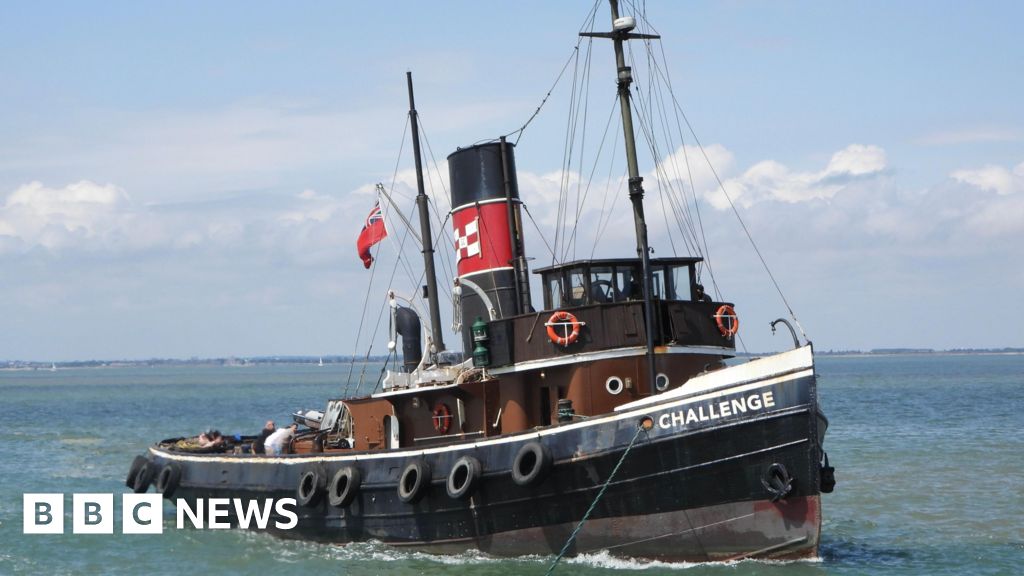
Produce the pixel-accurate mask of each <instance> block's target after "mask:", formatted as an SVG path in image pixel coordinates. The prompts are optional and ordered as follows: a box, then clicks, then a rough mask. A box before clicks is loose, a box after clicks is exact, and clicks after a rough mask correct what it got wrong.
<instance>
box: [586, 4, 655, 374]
mask: <svg viewBox="0 0 1024 576" xmlns="http://www.w3.org/2000/svg"><path fill="white" fill-rule="evenodd" d="M608 1H609V3H610V4H611V10H612V32H584V33H581V34H580V36H588V37H592V38H608V39H611V41H612V44H613V45H614V47H615V64H616V69H617V72H618V74H617V86H618V93H619V111H620V112H621V114H622V134H623V137H624V138H625V145H626V165H627V167H628V169H629V201H630V202H631V203H632V205H633V224H634V226H635V228H636V251H637V254H638V255H639V256H640V262H641V274H642V275H643V293H644V294H643V296H644V326H645V336H646V340H647V371H648V378H649V380H650V381H651V385H652V388H651V389H652V390H653V389H654V388H653V386H654V380H655V377H656V374H657V370H656V369H655V365H654V306H653V295H654V292H653V282H652V277H651V255H650V247H649V246H648V243H647V221H646V220H645V218H644V186H643V182H644V179H643V177H642V176H640V168H639V166H638V165H637V160H636V137H635V136H634V132H633V108H632V105H631V103H630V93H629V87H630V84H632V83H633V71H632V69H631V68H630V67H629V66H626V57H625V55H624V53H623V50H622V43H623V42H624V41H626V40H633V39H656V38H660V36H656V35H653V34H634V33H632V30H633V28H634V27H635V26H636V21H635V20H634V19H633V18H632V17H626V18H620V17H619V2H618V0H608Z"/></svg>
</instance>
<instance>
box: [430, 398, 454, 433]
mask: <svg viewBox="0 0 1024 576" xmlns="http://www.w3.org/2000/svg"><path fill="white" fill-rule="evenodd" d="M433 420H434V430H437V431H438V432H440V433H441V434H447V433H448V430H450V429H451V427H452V411H451V410H449V409H448V405H447V404H445V403H443V402H438V403H437V405H436V406H434V416H433Z"/></svg>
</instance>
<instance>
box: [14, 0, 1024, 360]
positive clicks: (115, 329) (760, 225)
mask: <svg viewBox="0 0 1024 576" xmlns="http://www.w3.org/2000/svg"><path fill="white" fill-rule="evenodd" d="M0 4H2V6H0V8H2V12H3V14H4V16H3V18H0V86H2V89H0V109H2V110H3V113H2V114H0V269H2V273H0V359H5V360H14V359H21V360H35V361H66V360H76V359H79V360H80V359H142V358H151V357H160V358H173V357H177V358H187V357H226V356H239V357H244V356H272V355H312V356H318V355H336V354H340V355H347V354H353V353H356V354H363V353H365V352H366V347H367V345H368V343H372V344H373V347H374V348H373V351H374V353H381V352H383V350H384V346H385V343H386V339H387V336H386V325H385V326H384V327H381V328H380V329H378V331H377V333H376V336H375V337H373V326H375V325H376V319H377V317H378V313H379V310H380V306H381V305H382V303H383V302H384V298H385V293H386V291H387V289H388V288H389V287H392V288H394V289H395V290H396V291H398V292H399V293H400V294H405V295H410V296H411V295H412V294H413V293H414V292H415V290H413V289H412V288H411V286H414V285H415V284H416V281H417V280H418V278H412V276H416V275H417V274H418V270H419V265H418V264H417V263H416V257H417V256H418V252H417V250H416V249H415V248H414V247H412V245H411V243H407V244H402V242H401V238H402V236H403V234H401V233H400V232H398V231H395V232H393V234H392V237H391V238H389V240H387V241H385V243H383V244H382V245H381V246H380V251H379V253H378V264H377V266H378V267H377V268H376V269H375V271H373V272H371V271H367V270H364V269H363V267H362V263H361V262H360V260H359V258H358V256H357V254H356V249H355V245H354V244H355V239H356V237H357V236H358V233H359V229H360V227H361V225H362V222H363V219H364V218H365V216H366V213H367V212H369V210H370V208H371V207H372V206H373V202H374V200H375V195H374V192H373V188H374V184H375V183H376V182H384V183H386V185H387V186H388V187H391V186H394V190H395V198H396V202H397V203H398V204H399V205H400V206H403V207H405V206H409V205H410V202H411V198H412V193H413V191H414V186H415V178H414V175H413V171H412V167H413V163H412V159H411V156H410V153H409V144H408V136H407V135H406V134H405V133H404V131H405V126H406V120H407V110H408V102H407V95H406V92H405V90H406V85H405V72H406V71H412V72H413V75H414V79H415V82H416V103H417V108H418V109H419V112H420V114H421V121H422V126H423V128H424V133H425V136H426V142H425V149H426V153H427V155H428V156H429V158H428V164H429V165H430V171H431V172H430V179H429V184H430V186H429V189H428V192H431V193H434V192H436V193H437V194H436V196H435V197H434V202H435V205H436V206H437V208H438V211H439V212H440V213H441V217H442V218H443V216H444V213H446V212H447V210H448V209H449V206H448V200H447V198H445V195H444V188H443V187H444V186H446V185H447V184H446V176H445V175H446V174H447V171H446V170H447V169H446V167H445V164H444V159H445V157H446V156H447V155H448V154H450V153H451V152H452V151H454V150H455V149H456V148H457V147H459V146H467V145H471V144H473V143H475V142H479V141H481V140H487V139H491V138H495V137H497V136H499V135H501V134H506V133H509V132H512V131H513V130H515V129H516V128H518V127H519V126H521V125H522V124H523V123H524V122H525V121H526V119H527V118H529V116H530V115H531V114H532V113H533V112H534V110H535V109H536V108H537V106H538V105H539V104H540V102H541V99H542V98H543V97H544V95H545V94H546V93H547V91H548V90H549V89H550V88H551V86H552V85H553V83H554V82H555V78H556V77H558V75H559V72H560V71H561V70H562V67H563V65H564V64H565V63H566V61H567V59H569V57H570V55H571V54H572V53H573V47H574V46H575V45H576V42H577V38H576V33H577V32H578V31H579V29H580V26H581V24H582V23H583V22H584V21H585V19H586V17H587V14H588V11H589V10H590V9H591V6H592V4H591V3H589V2H585V1H584V2H568V1H566V2H540V1H522V2H489V1H488V2H479V1H469V0H464V1H463V0H459V1H440V2H432V3H426V2H412V1H386V0H383V1H380V2H364V3H358V4H357V3H342V2H301V3H280V2H251V1H250V2H216V3H211V2H175V3H168V2H146V1H143V2H138V1H132V2H103V3H83V2H49V1H41V2H24V1H19V2H9V1H6V0H5V1H3V2H2V3H0ZM646 13H647V15H648V18H649V19H650V21H651V22H652V23H653V25H654V26H655V28H656V29H657V31H658V32H659V33H660V34H661V35H662V36H663V41H662V44H663V48H664V51H665V57H666V60H667V62H668V70H667V71H668V73H669V74H670V75H671V78H672V82H673V86H674V88H675V92H676V97H677V99H678V101H679V104H680V106H681V108H682V110H683V111H684V112H685V114H686V117H687V118H688V119H689V120H690V122H691V123H692V125H693V127H694V130H695V132H696V134H697V136H698V137H699V138H700V142H701V143H702V144H703V147H704V152H705V153H707V156H708V158H709V159H710V161H711V164H712V165H713V166H714V169H715V171H716V172H717V174H718V175H719V176H720V177H721V179H722V181H723V183H724V187H725V190H726V191H727V192H728V193H729V195H730V197H731V198H732V199H733V200H734V202H735V204H736V207H737V209H738V210H739V212H740V214H741V216H742V218H743V221H744V223H745V224H746V226H747V228H748V229H749V230H750V232H751V234H752V236H753V238H754V240H755V241H756V243H757V246H758V248H759V249H760V251H761V254H762V255H763V257H764V259H765V261H766V262H767V263H768V265H769V267H770V269H771V271H772V273H773V275H774V277H775V279H776V280H777V281H778V284H779V286H780V288H781V289H782V293H783V294H784V295H785V298H786V301H787V302H788V303H789V305H790V306H792V308H793V310H794V312H795V313H796V316H797V318H798V319H799V321H800V324H801V326H802V327H803V328H804V329H805V330H806V332H807V335H808V336H809V337H810V338H811V339H812V340H813V341H814V342H815V344H816V346H817V348H818V349H837V350H842V349H871V348H881V347H915V348H937V349H946V348H959V347H1003V346H1015V347H1020V346H1024V328H1022V326H1024V305H1021V294H1024V107H1022V106H1021V104H1020V95H1021V94H1022V93H1024V73H1022V72H1024V70H1022V62H1024V43H1022V42H1021V41H1020V36H1019V29H1018V28H1019V23H1020V22H1021V21H1024V4H1021V3H1020V2H1012V1H1009V2H994V1H983V2H972V3H965V2H933V1H906V2H881V1H864V2H855V3H838V2H813V1H808V2H801V1H784V2H755V1H749V2H735V1H721V2H700V1H695V2H663V1H656V0H650V1H649V2H648V3H647V4H646ZM608 19H609V18H608V9H607V7H606V6H605V5H604V4H603V3H602V4H601V5H600V6H599V9H598V24H599V25H598V26H597V27H598V28H600V29H606V28H608V27H609V22H608ZM571 71H572V69H571V67H570V71H569V72H568V73H567V74H569V75H570V76H571ZM592 71H593V72H592V73H593V79H592V80H591V82H590V84H589V86H590V91H591V97H592V102H594V103H595V104H594V105H593V106H594V108H593V109H594V113H593V114H592V115H591V117H590V119H589V122H590V124H588V126H589V127H588V129H587V130H588V133H590V134H600V132H601V129H603V126H604V121H605V118H607V115H608V113H609V111H610V110H611V109H610V108H609V105H610V104H611V103H612V102H613V100H614V80H613V78H614V76H613V75H614V68H613V59H612V53H611V49H610V47H609V46H608V45H606V44H595V46H594V49H593V68H592ZM602 75H603V76H602ZM570 80H571V79H567V78H563V80H562V81H561V82H559V83H558V84H557V86H556V89H555V91H554V92H553V93H552V96H551V98H550V100H549V102H548V103H547V104H546V105H545V106H544V108H543V109H542V111H541V113H540V114H539V115H538V117H537V118H536V119H535V120H534V121H533V123H531V125H530V126H529V127H528V129H527V130H526V131H525V133H524V134H523V136H522V138H521V140H520V141H519V144H518V147H517V166H518V170H519V175H518V176H519V182H520V194H521V196H522V198H523V200H524V201H525V203H526V205H527V207H528V208H529V210H530V213H531V214H532V215H533V216H534V217H535V218H536V220H537V225H538V227H539V228H540V231H538V230H537V229H535V228H534V227H533V226H532V225H528V226H527V231H526V245H527V251H528V253H529V255H530V256H531V257H533V258H535V260H533V261H532V262H531V263H532V265H534V266H540V265H547V264H550V263H551V258H552V256H551V254H550V253H549V252H548V250H547V248H546V245H545V243H546V242H547V243H550V242H552V241H553V237H554V229H555V228H556V227H557V226H558V222H557V220H556V218H555V216H556V214H557V205H558V192H559V186H558V183H559V182H560V181H561V180H562V175H561V174H560V171H561V170H562V165H563V148H564V138H565V130H566V111H567V108H568V103H569V99H570V91H569V82H570ZM638 83H639V82H638ZM602 91H603V92H602ZM619 138H621V136H619ZM403 142H405V144H404V145H403ZM427 144H429V146H428V145H427ZM589 146H593V147H592V148H587V151H590V152H592V151H595V150H597V148H596V144H589ZM621 146H622V145H621V142H620V141H616V142H615V143H614V152H615V153H616V154H617V155H621V149H622V148H621ZM684 146H688V147H687V148H685V149H684V148H679V147H675V148H674V149H671V150H664V154H663V155H661V156H660V157H657V158H655V157H654V155H648V157H645V158H642V162H646V164H645V165H644V166H642V172H643V173H644V174H645V178H646V182H647V184H648V213H649V215H650V224H651V244H652V246H653V247H654V249H655V253H656V256H657V255H660V256H665V255H671V254H673V253H678V252H674V251H673V249H672V245H673V244H674V243H677V242H678V239H677V238H674V237H672V238H670V232H669V230H670V228H671V227H670V226H668V225H666V223H665V219H664V218H663V217H662V211H661V206H663V204H661V200H660V199H659V193H658V192H657V191H656V190H654V188H653V185H652V182H653V181H654V180H655V178H654V175H655V172H654V169H655V165H656V164H657V163H663V162H664V163H667V162H670V161H671V159H672V158H676V159H678V158H679V157H680V156H679V155H680V154H683V153H684V152H686V153H687V154H688V155H689V157H691V158H694V157H698V155H700V154H701V150H700V149H699V148H696V147H694V146H695V143H694V142H693V141H689V142H688V143H686V144H684ZM611 149H612V146H611V145H609V150H611ZM603 158H608V156H607V155H606V156H604V157H603ZM591 161H593V162H594V164H595V165H596V164H597V163H598V162H597V160H594V159H593V157H591ZM602 161H604V160H602ZM588 162H589V161H588ZM616 162H618V164H617V166H618V168H617V170H621V167H622V163H621V162H622V160H621V159H618V160H616ZM581 165H586V166H589V164H587V163H586V162H584V163H581ZM613 166H615V165H614V164H613ZM581 171H582V172H584V173H586V172H588V171H589V168H587V169H583V170H577V171H576V172H575V173H572V174H570V176H569V180H570V181H578V180H579V178H580V172H581ZM611 171H612V170H610V169H603V168H602V169H598V170H596V171H595V173H597V174H608V173H610V172H611ZM438 174H440V175H442V176H438ZM595 181H600V182H601V184H600V185H599V186H598V187H599V188H600V192H601V194H602V196H601V198H602V201H601V202H600V203H598V202H597V200H596V198H597V195H596V193H595V195H594V196H589V197H588V199H589V200H588V201H587V202H584V203H583V205H582V206H581V208H580V214H581V219H580V222H581V231H580V232H579V236H580V238H579V239H578V240H577V246H576V252H574V253H573V254H575V255H576V256H578V257H585V256H587V255H588V254H586V253H585V251H584V250H583V249H581V248H580V246H584V247H585V248H591V247H593V248H594V251H595V255H596V256H599V257H621V256H630V255H632V244H631V242H632V239H631V235H630V232H631V230H632V220H631V218H630V214H629V210H628V201H627V199H626V198H625V192H624V191H621V190H620V188H619V187H618V186H617V184H616V183H611V184H607V183H604V176H598V177H595ZM392 183H393V184H392ZM602 186H603V188H602ZM693 187H694V190H695V192H696V196H697V197H698V199H699V200H698V202H699V208H700V210H701V213H702V222H703V225H704V228H705V236H706V239H707V243H708V246H709V248H708V255H709V256H710V257H711V259H712V262H713V263H714V271H715V284H716V285H718V286H719V288H720V290H721V294H722V296H723V297H724V298H725V299H727V300H729V301H731V302H735V303H736V309H737V311H738V313H739V315H740V317H741V336H743V345H745V346H746V347H747V348H748V349H750V350H751V351H766V350H773V349H784V348H786V347H787V346H788V345H789V339H788V337H784V336H774V337H773V336H772V335H771V333H770V330H769V328H768V323H769V322H770V321H771V320H773V319H775V318H777V317H784V316H787V312H786V306H785V304H784V303H783V302H782V300H781V299H780V298H779V295H778V293H777V292H776V290H775V288H774V286H773V285H772V283H771V280H770V279H769V278H768V276H767V275H766V274H765V272H764V270H763V269H762V268H761V266H760V263H759V261H758V258H757V255H756V254H755V253H754V252H753V251H752V249H751V247H750V244H749V242H748V241H747V239H746V236H745V235H744V233H743V229H742V228H741V227H740V225H739V224H738V223H737V220H736V218H735V216H734V215H733V213H732V210H731V208H730V207H729V203H728V201H726V200H725V198H724V196H723V194H722V192H721V190H720V189H719V188H718V186H717V184H716V182H715V180H714V176H713V175H712V174H711V172H710V170H708V169H707V167H706V166H696V167H694V172H693ZM609 191H610V192H611V193H612V194H611V195H609V194H608V193H609ZM617 191H619V192H621V193H618V195H616V192H617ZM601 223H604V224H603V225H600V224H601ZM389 225H390V226H391V227H392V229H393V231H394V230H400V228H401V225H400V224H397V223H396V222H395V221H394V215H393V214H392V215H389ZM435 225H436V223H435ZM449 226H450V224H449ZM599 229H600V230H602V231H603V232H602V234H601V235H600V236H598V237H596V238H595V237H594V236H595V230H599ZM448 233H450V230H449V231H448ZM542 235H543V236H544V239H543V240H542V239H541V238H540V236H542ZM446 242H447V240H446V239H445V240H443V242H442V243H441V246H442V248H443V249H444V247H445V246H446ZM677 248H678V246H677ZM446 258H450V255H447V256H446ZM396 263H398V264H399V265H398V266H397V268H396ZM442 268H445V267H444V266H442ZM394 269H397V273H396V274H395V275H394V277H393V278H392V276H391V274H392V270H394ZM441 276H442V283H443V284H445V285H447V284H449V283H450V274H448V275H447V276H446V274H445V273H444V270H442V274H441ZM371 280H372V283H371ZM450 308H451V306H450V304H448V303H444V304H443V305H442V309H443V310H445V316H446V318H447V317H450ZM364 311H365V313H364ZM361 323H362V324H363V326H362V329H360V324H361ZM446 340H447V341H448V342H450V343H455V342H457V341H458V338H456V337H455V336H454V335H451V334H450V333H449V334H447V335H446Z"/></svg>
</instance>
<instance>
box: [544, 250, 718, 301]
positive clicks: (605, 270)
mask: <svg viewBox="0 0 1024 576" xmlns="http://www.w3.org/2000/svg"><path fill="white" fill-rule="evenodd" d="M702 261H703V259H702V258H693V257H684V258H654V259H651V284H652V297H653V299H655V300H670V301H692V302H697V301H701V300H703V299H704V290H703V287H702V286H700V285H699V284H698V283H697V269H696V268H697V265H698V264H699V263H700V262H702ZM534 272H535V273H536V274H540V276H541V283H542V285H543V293H544V309H545V310H558V309H562V308H575V307H579V306H589V305H594V304H610V303H615V302H628V301H640V300H643V297H644V295H643V289H642V286H643V280H642V278H643V276H642V273H641V264H640V259H639V258H622V259H605V260H578V261H575V262H568V263H565V264H559V265H557V266H548V267H546V268H538V269H536V270H535V271H534Z"/></svg>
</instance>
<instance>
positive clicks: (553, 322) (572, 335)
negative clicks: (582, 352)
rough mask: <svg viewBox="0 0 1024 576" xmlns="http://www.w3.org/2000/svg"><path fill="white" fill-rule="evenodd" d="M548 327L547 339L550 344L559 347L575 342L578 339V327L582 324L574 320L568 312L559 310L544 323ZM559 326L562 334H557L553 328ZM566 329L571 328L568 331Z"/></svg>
mask: <svg viewBox="0 0 1024 576" xmlns="http://www.w3.org/2000/svg"><path fill="white" fill-rule="evenodd" d="M544 325H545V326H547V327H548V338H550V339H551V341H552V342H554V343H555V344H558V345H559V346H568V345H570V344H572V343H573V342H575V341H576V339H577V338H579V337H580V326H582V325H583V323H582V322H580V321H579V320H577V319H576V317H575V316H573V315H572V314H571V313H570V312H566V311H565V310H559V311H557V312H555V313H554V314H552V315H551V318H548V321H547V322H545V323H544ZM556 326H559V327H561V328H562V333H561V334H559V333H558V331H557V330H555V327H556ZM568 328H572V330H569V329H568Z"/></svg>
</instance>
